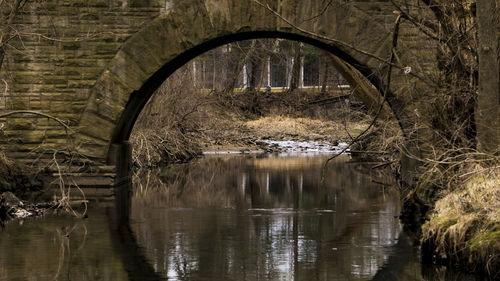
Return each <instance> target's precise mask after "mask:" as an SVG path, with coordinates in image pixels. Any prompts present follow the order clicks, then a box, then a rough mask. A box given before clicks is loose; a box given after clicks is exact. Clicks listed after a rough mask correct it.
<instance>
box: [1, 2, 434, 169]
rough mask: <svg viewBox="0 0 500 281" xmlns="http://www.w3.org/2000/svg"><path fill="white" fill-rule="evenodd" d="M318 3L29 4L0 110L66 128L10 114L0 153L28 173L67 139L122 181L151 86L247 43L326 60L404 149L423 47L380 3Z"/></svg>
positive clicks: (415, 107)
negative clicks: (27, 166) (287, 47)
mask: <svg viewBox="0 0 500 281" xmlns="http://www.w3.org/2000/svg"><path fill="white" fill-rule="evenodd" d="M326 2H328V1H322V0H309V1H303V0H259V1H255V0H71V1H67V0H47V1H32V2H31V1H30V2H29V3H28V4H27V5H26V6H25V7H24V8H23V11H22V13H21V14H20V15H19V16H18V17H17V18H16V20H15V24H16V28H17V30H16V31H15V32H16V33H17V34H19V36H18V38H16V39H14V40H12V41H11V43H10V44H11V45H12V48H11V49H12V51H11V52H9V55H8V56H7V57H6V61H5V65H4V66H5V67H4V70H3V72H2V73H0V74H1V76H0V78H2V77H5V79H3V80H2V81H1V82H2V84H5V86H6V87H7V88H6V89H5V93H6V94H4V95H3V96H0V109H1V110H2V112H10V111H33V112H37V113H43V114H48V115H51V116H53V117H55V118H57V119H58V120H59V121H62V122H63V123H64V124H67V125H69V127H70V128H69V129H67V128H64V127H63V126H62V125H61V123H60V122H58V120H55V119H51V118H47V117H44V116H41V115H37V114H31V113H22V114H21V113H19V114H15V115H12V116H9V118H8V119H7V118H6V119H3V121H2V122H1V123H3V124H4V125H5V126H4V128H3V130H2V137H1V142H2V143H1V144H2V146H3V147H4V149H5V150H6V151H7V152H8V154H9V155H10V156H11V157H13V158H15V159H18V160H20V161H24V162H28V163H30V162H33V161H34V159H35V158H36V159H43V158H47V159H50V158H51V157H52V155H53V152H54V151H56V150H58V149H59V150H61V149H62V148H64V147H66V146H67V145H68V135H69V138H70V139H71V145H73V146H74V147H75V148H77V149H78V151H79V153H80V154H81V155H84V156H85V157H86V159H89V160H91V161H92V162H93V163H97V166H106V165H111V166H113V165H115V164H117V163H120V164H122V166H124V167H125V170H126V168H127V166H128V165H129V162H130V149H131V148H130V145H129V144H128V138H129V136H130V133H131V130H132V128H133V126H134V122H135V120H136V118H137V116H138V115H139V114H140V112H141V109H142V108H143V106H144V105H145V104H146V102H147V101H148V99H149V98H150V97H151V95H152V94H153V93H154V92H155V90H156V89H157V88H158V86H159V85H160V84H161V83H162V82H163V81H164V80H165V79H166V78H167V77H168V76H169V75H170V74H171V73H173V72H174V71H176V69H178V68H179V67H181V66H182V65H183V64H185V63H186V62H188V61H189V60H191V59H193V58H195V57H196V56H198V55H200V54H202V53H204V52H206V51H208V50H210V49H213V48H215V47H218V46H220V45H223V44H226V43H230V42H234V41H238V40H245V39H254V38H284V39H290V40H298V41H302V42H304V43H309V44H312V45H314V46H317V47H319V48H321V49H324V50H326V51H328V52H330V53H331V54H332V59H333V60H332V61H333V62H334V63H335V65H336V67H337V68H338V69H339V71H340V72H341V73H343V74H344V75H345V77H346V78H347V80H348V81H349V82H350V83H351V84H352V86H354V87H355V88H356V90H357V93H358V95H359V96H360V97H361V99H362V100H363V101H364V102H365V103H366V104H368V105H370V106H373V107H376V106H378V105H377V104H378V103H379V102H380V101H381V100H383V99H385V101H386V103H385V107H384V112H385V113H388V112H391V114H393V115H394V116H395V117H396V118H397V119H398V120H399V124H400V126H401V129H402V131H403V132H404V134H405V136H406V137H407V139H408V140H409V141H411V140H415V137H414V136H413V135H414V134H413V133H414V132H415V128H416V127H418V125H419V124H418V122H422V121H421V120H419V118H423V117H422V116H420V117H419V114H418V111H419V108H420V104H421V102H422V101H425V99H426V96H425V94H424V93H425V92H426V91H425V83H423V82H422V76H426V75H431V74H433V73H435V72H437V68H436V65H435V61H436V60H435V57H436V48H435V45H434V43H433V42H431V41H429V40H428V39H426V38H424V37H422V36H421V35H420V33H419V32H418V30H417V29H415V28H414V27H413V26H412V25H410V24H408V23H405V22H404V21H401V22H399V21H397V14H395V13H394V8H393V7H392V4H391V2H390V1H387V0H378V1H377V0H372V1H366V0H359V1H358V0H357V1H354V0H351V1H345V0H333V1H332V2H331V3H330V5H327V6H325V5H326ZM391 65H392V66H391ZM389 81H390V82H389ZM0 87H3V85H1V86H0ZM1 89H2V88H0V90H1ZM94 165H95V164H94ZM94 171H96V172H99V169H98V168H96V170H94Z"/></svg>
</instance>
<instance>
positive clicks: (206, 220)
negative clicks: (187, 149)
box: [0, 155, 479, 281]
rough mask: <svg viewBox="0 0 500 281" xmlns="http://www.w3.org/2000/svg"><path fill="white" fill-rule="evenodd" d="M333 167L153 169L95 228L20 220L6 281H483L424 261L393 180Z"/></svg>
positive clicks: (98, 211) (6, 258) (247, 164)
mask: <svg viewBox="0 0 500 281" xmlns="http://www.w3.org/2000/svg"><path fill="white" fill-rule="evenodd" d="M324 160H325V158H324V157H322V156H316V157H297V156H294V157H272V156H257V155H251V156H230V157H221V156H207V157H204V158H203V159H200V160H198V161H195V162H193V163H189V164H184V165H175V166H170V167H166V168H162V169H157V170H153V171H146V172H143V173H141V174H139V175H137V176H136V177H135V183H134V186H133V188H132V189H133V195H132V197H131V198H130V197H129V198H127V197H126V196H125V197H123V194H120V195H119V196H118V200H117V202H118V204H116V205H115V204H113V202H108V203H106V202H103V203H100V204H96V206H94V207H93V208H91V210H90V211H89V218H88V219H86V220H82V219H75V218H67V217H50V218H43V219H31V220H26V221H24V222H22V221H19V222H13V223H9V224H8V225H7V227H6V229H5V230H4V231H3V232H1V233H0V280H129V279H132V280H410V281H412V280H426V281H431V280H456V281H463V280H479V279H475V278H474V277H472V276H466V275H463V274H460V273H456V272H453V271H450V270H446V269H445V268H436V267H432V266H423V265H422V264H421V263H420V259H419V256H418V251H417V249H415V248H414V247H412V246H411V243H410V242H409V239H408V238H407V237H406V236H405V234H404V233H402V230H401V229H402V226H401V224H400V222H399V220H398V218H397V217H398V215H399V214H400V195H399V191H398V190H397V188H395V187H391V186H390V185H383V184H380V183H381V182H384V183H389V182H390V179H387V178H380V177H378V175H376V174H374V171H373V170H372V169H370V166H367V165H361V164H359V163H358V164H356V163H350V161H349V159H348V158H347V157H344V158H340V159H337V160H336V161H335V162H334V163H332V164H331V165H329V169H328V171H327V172H326V173H325V176H324V181H322V180H321V166H322V164H323V161H324ZM122 193H123V192H122ZM124 194H127V192H125V193H124Z"/></svg>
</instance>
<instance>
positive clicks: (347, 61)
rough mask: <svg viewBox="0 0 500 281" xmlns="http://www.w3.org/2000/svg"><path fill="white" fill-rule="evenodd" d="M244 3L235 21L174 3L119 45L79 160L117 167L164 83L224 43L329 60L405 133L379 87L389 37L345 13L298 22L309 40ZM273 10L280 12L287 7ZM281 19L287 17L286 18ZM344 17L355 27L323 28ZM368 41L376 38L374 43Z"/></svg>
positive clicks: (93, 99)
mask: <svg viewBox="0 0 500 281" xmlns="http://www.w3.org/2000/svg"><path fill="white" fill-rule="evenodd" d="M189 2H190V1H189ZM242 2H246V1H242ZM248 2H249V3H246V4H240V6H242V5H246V6H245V9H243V11H247V12H248V13H249V14H248V15H242V14H241V10H237V8H238V7H234V6H229V5H227V6H226V5H225V4H221V5H220V6H217V5H212V6H210V7H209V6H207V5H202V4H194V3H190V5H187V6H182V4H179V7H177V8H178V9H175V10H173V11H172V12H171V13H166V14H164V15H162V16H160V17H158V18H156V19H155V20H153V21H152V22H151V23H149V24H148V25H147V26H145V27H144V28H143V29H142V30H141V31H139V32H138V33H136V34H134V35H133V36H132V37H131V38H130V39H129V40H128V41H126V42H125V43H124V44H123V46H122V47H121V49H120V50H119V51H118V53H117V54H116V55H115V57H114V58H113V59H112V61H111V62H110V63H109V65H108V67H107V69H106V70H105V71H104V72H103V73H102V75H101V77H100V78H99V79H98V81H97V82H96V84H95V86H94V87H93V89H92V90H91V96H90V99H89V102H88V104H87V107H86V109H85V111H84V112H83V114H82V117H81V119H80V139H81V140H82V153H83V154H85V155H87V156H89V157H90V158H93V159H96V160H97V161H99V160H100V161H102V162H103V161H104V160H106V161H107V162H108V164H116V163H118V162H121V161H125V159H123V157H124V156H122V157H118V156H117V155H126V154H128V152H126V151H127V150H130V148H123V147H122V146H121V145H122V144H124V143H126V142H127V141H128V138H129V136H130V133H131V131H132V128H133V126H134V124H135V121H136V119H137V117H138V116H139V114H140V112H141V110H142V108H143V107H144V106H145V104H146V103H147V101H148V100H149V98H150V97H151V96H152V94H153V93H154V92H155V90H156V89H157V88H158V87H159V86H160V85H161V84H162V83H163V81H165V79H166V78H167V77H168V76H170V75H171V74H172V73H173V72H175V71H176V70H177V69H178V68H180V67H181V66H182V65H184V64H185V63H187V62H188V61H190V60H191V59H193V58H195V57H197V56H199V55H201V54H202V53H204V52H206V51H209V50H211V49H214V48H216V47H218V46H221V45H224V44H228V43H231V42H235V41H240V40H249V39H258V38H282V39H288V40H295V41H300V42H303V43H307V44H310V45H313V46H316V47H318V48H320V49H323V50H325V51H327V52H329V53H330V54H332V55H333V56H335V58H336V61H337V63H336V66H337V68H340V70H341V72H342V73H343V74H344V76H345V75H347V76H350V79H349V77H346V78H348V80H351V81H350V82H351V83H355V84H360V85H361V84H365V85H366V84H367V81H368V83H369V84H371V85H372V86H373V89H375V91H370V90H369V91H364V92H363V93H362V96H361V99H362V100H363V101H365V102H370V101H372V102H378V101H380V99H381V97H382V96H384V97H385V100H386V101H387V104H388V108H390V110H392V112H393V113H394V115H395V116H396V118H397V119H398V120H399V123H400V125H401V128H402V130H403V132H404V133H407V132H409V129H411V126H410V125H409V124H408V121H407V120H408V118H406V114H405V110H404V106H403V103H402V102H400V100H399V99H398V98H397V97H396V96H395V95H394V94H393V92H392V91H391V89H388V88H387V87H386V85H384V81H385V80H386V79H387V78H386V76H387V68H388V66H387V65H385V64H383V63H381V61H380V60H379V59H377V57H379V58H389V57H390V54H391V50H392V39H393V38H392V34H391V32H389V31H387V30H385V29H384V28H383V26H381V25H380V24H379V23H378V22H376V21H375V20H370V18H368V19H367V18H364V17H363V16H364V15H363V14H362V13H357V12H356V11H355V10H352V9H351V8H350V7H349V6H345V7H340V8H338V9H336V10H330V12H329V13H325V14H323V16H322V17H323V18H325V19H327V20H328V21H327V22H324V21H322V22H323V23H322V24H311V23H313V22H309V23H304V24H303V25H302V26H303V28H307V30H310V33H309V32H302V31H301V28H299V29H298V28H296V26H295V27H291V26H290V25H289V24H287V23H286V22H283V21H282V20H281V19H279V18H277V17H274V16H272V15H270V14H269V11H268V10H267V9H266V8H265V7H261V6H258V5H256V4H252V3H253V2H251V1H248ZM300 3H302V2H300ZM295 5H300V4H297V3H295ZM303 5H304V6H306V4H303ZM181 6H182V7H181ZM236 6H238V5H236ZM270 7H271V6H270ZM239 8H241V7H239ZM271 8H272V7H271ZM281 8H282V10H283V11H286V9H287V8H289V7H281ZM302 8H304V7H302ZM234 9H236V10H234ZM306 10H307V9H301V7H299V9H298V11H299V13H296V14H294V15H293V18H295V20H294V19H293V18H292V19H291V21H295V22H296V21H297V20H296V19H300V18H307V17H308V16H307V11H306ZM283 14H284V17H286V16H287V13H286V12H283ZM291 17H292V16H291ZM352 17H354V18H355V19H354V20H355V21H359V22H358V23H362V24H354V25H348V26H343V25H342V23H339V22H337V23H331V19H337V20H338V21H344V20H350V21H351V22H352V21H353V19H352ZM336 24H338V26H337V27H336V28H334V29H331V30H327V29H325V28H327V27H328V26H329V25H333V26H335V25H336ZM339 26H340V27H342V28H339ZM314 34H325V35H320V36H315V35H314ZM373 34H377V37H376V38H374V37H373ZM327 38H328V39H327ZM342 42H350V43H342ZM350 46H356V47H355V48H352V47H350ZM359 74H361V75H359ZM374 93H375V94H374ZM363 95H365V96H363Z"/></svg>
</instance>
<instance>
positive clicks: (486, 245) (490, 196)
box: [422, 165, 500, 279]
mask: <svg viewBox="0 0 500 281" xmlns="http://www.w3.org/2000/svg"><path fill="white" fill-rule="evenodd" d="M460 174H461V176H459V177H461V178H463V179H465V180H464V182H463V184H462V185H461V186H459V187H457V188H456V189H455V190H454V191H453V192H450V193H448V194H446V195H445V196H444V197H443V198H441V199H439V200H438V201H437V202H436V204H435V208H434V210H433V212H432V213H431V216H430V221H428V222H427V223H425V224H424V225H423V227H422V231H423V238H422V240H423V243H424V245H429V246H430V247H431V248H433V249H434V250H433V254H434V255H435V256H436V257H437V259H439V260H447V261H448V262H453V263H458V264H463V265H464V266H467V268H468V269H469V270H471V271H479V272H486V273H487V274H489V275H490V276H493V277H494V278H498V277H499V274H500V271H499V269H500V260H499V258H500V166H493V168H488V169H484V168H482V167H481V166H479V165H471V166H470V167H469V169H468V170H467V172H464V171H462V172H461V173H460ZM467 177H469V178H468V179H467ZM482 266H485V268H481V267H482ZM494 278H493V279H494Z"/></svg>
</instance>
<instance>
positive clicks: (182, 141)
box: [131, 127, 201, 167]
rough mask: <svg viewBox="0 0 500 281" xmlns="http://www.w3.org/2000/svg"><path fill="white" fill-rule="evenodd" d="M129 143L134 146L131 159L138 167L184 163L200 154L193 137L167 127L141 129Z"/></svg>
mask: <svg viewBox="0 0 500 281" xmlns="http://www.w3.org/2000/svg"><path fill="white" fill-rule="evenodd" d="M131 142H132V143H133V144H134V150H133V152H132V159H133V161H134V164H135V165H136V166H138V167H155V166H159V165H162V164H167V163H179V162H184V161H186V160H189V159H192V158H194V157H196V156H197V155H199V154H200V153H201V150H200V147H199V145H198V143H197V142H196V140H194V139H193V137H191V136H190V135H187V134H183V133H181V132H180V131H178V130H173V129H170V128H168V127H164V128H161V129H156V130H155V129H146V128H142V129H140V130H138V131H137V132H135V133H134V134H133V135H132V137H131Z"/></svg>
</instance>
